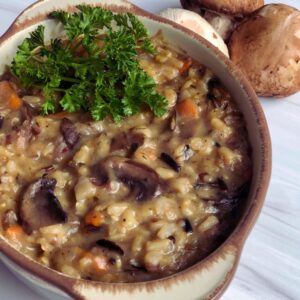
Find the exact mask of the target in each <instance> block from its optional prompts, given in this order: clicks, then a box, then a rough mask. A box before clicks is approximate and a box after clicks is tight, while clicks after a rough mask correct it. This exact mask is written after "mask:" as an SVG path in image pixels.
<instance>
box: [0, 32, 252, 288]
mask: <svg viewBox="0 0 300 300" xmlns="http://www.w3.org/2000/svg"><path fill="white" fill-rule="evenodd" d="M153 43H154V45H155V47H156V54H155V55H150V54H145V53H140V54H139V64H140V66H141V68H143V69H144V70H145V71H146V72H147V73H148V74H149V75H151V76H152V77H153V78H154V79H155V82H156V83H157V87H156V88H157V91H158V92H159V93H161V94H162V95H163V96H165V98H166V99H167V100H168V112H167V113H166V114H165V116H164V117H162V118H157V117H155V116H154V115H153V113H152V112H150V111H149V110H148V109H147V108H145V109H143V110H142V112H141V113H138V114H136V115H134V116H131V117H127V118H125V119H124V120H123V121H121V122H119V123H114V122H113V121H112V120H111V118H110V117H107V118H106V119H104V120H103V121H98V122H96V121H93V120H92V119H91V117H90V116H89V115H88V114H86V113H81V112H79V113H66V112H60V113H56V114H52V115H48V116H43V115H40V114H39V113H37V111H38V107H39V105H40V103H41V101H42V100H43V99H42V96H41V95H40V93H39V91H38V90H35V89H30V90H26V89H25V88H24V87H22V86H20V85H19V83H18V82H17V81H16V80H15V78H14V77H13V76H11V75H10V74H9V73H6V74H4V75H3V77H2V81H1V82H0V100H1V101H0V105H1V110H0V114H1V133H0V152H1V155H0V157H1V167H0V199H1V200H0V217H1V223H0V224H1V225H0V228H1V232H2V235H3V236H4V237H5V238H6V239H7V240H8V241H9V242H10V243H11V244H12V245H13V246H14V247H15V248H16V249H18V250H20V252H22V253H23V254H25V255H26V256H28V257H30V258H32V259H34V260H36V261H37V262H39V263H41V264H43V265H45V266H47V267H49V268H52V269H55V270H57V271H59V272H63V273H65V274H67V275H69V276H72V277H75V278H82V279H88V280H96V281H104V282H138V281H145V280H151V279H156V278H161V277H164V276H168V275H170V274H173V273H174V272H178V271H180V270H182V269H184V268H186V267H188V266H190V265H192V264H193V263H195V262H197V261H199V260H201V259H203V258H204V257H206V256H207V255H208V254H209V253H211V252H212V251H213V250H214V249H216V248H217V247H218V246H219V245H220V243H222V242H223V241H224V240H225V239H226V237H228V235H229V234H230V233H231V231H232V230H233V229H234V227H235V226H236V224H237V221H238V216H239V213H238V211H239V210H240V209H241V206H242V204H243V202H244V200H245V199H246V197H247V193H248V187H249V183H250V181H251V171H252V167H251V158H250V146H249V142H248V137H247V132H246V128H245V122H244V120H243V116H242V114H241V113H240V111H239V110H238V108H237V106H236V104H235V102H234V101H233V99H232V98H231V96H230V94H229V93H228V92H227V90H226V89H225V88H224V87H223V86H222V84H221V82H220V81H219V80H218V79H217V78H216V77H215V76H214V75H213V74H212V73H211V72H210V71H209V70H207V69H206V68H205V67H204V66H202V65H201V64H199V63H198V62H196V61H194V60H192V59H191V58H189V57H187V56H186V55H184V54H182V53H179V52H177V51H175V50H174V49H173V48H171V47H170V46H169V45H168V44H167V43H166V42H165V41H164V39H163V38H162V36H161V35H157V36H155V37H154V38H153Z"/></svg>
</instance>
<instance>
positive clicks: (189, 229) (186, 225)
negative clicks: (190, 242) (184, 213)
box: [183, 218, 193, 233]
mask: <svg viewBox="0 0 300 300" xmlns="http://www.w3.org/2000/svg"><path fill="white" fill-rule="evenodd" d="M183 222H184V223H183V229H184V231H185V232H186V233H191V232H193V226H192V224H191V222H190V220H189V219H188V218H185V219H184V220H183Z"/></svg>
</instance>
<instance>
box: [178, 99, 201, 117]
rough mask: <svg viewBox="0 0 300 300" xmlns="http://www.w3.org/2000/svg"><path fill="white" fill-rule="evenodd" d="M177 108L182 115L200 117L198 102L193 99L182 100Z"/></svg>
mask: <svg viewBox="0 0 300 300" xmlns="http://www.w3.org/2000/svg"><path fill="white" fill-rule="evenodd" d="M176 110H177V112H178V114H179V115H180V116H181V117H184V118H191V119H195V118H198V117H199V111H198V107H197V105H196V103H195V102H194V101H193V100H191V99H185V100H183V101H180V102H179V103H178V104H177V106H176Z"/></svg>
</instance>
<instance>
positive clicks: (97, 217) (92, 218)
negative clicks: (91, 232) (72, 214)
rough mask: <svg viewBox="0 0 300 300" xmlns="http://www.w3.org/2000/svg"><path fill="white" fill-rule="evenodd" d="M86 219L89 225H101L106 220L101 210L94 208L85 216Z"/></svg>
mask: <svg viewBox="0 0 300 300" xmlns="http://www.w3.org/2000/svg"><path fill="white" fill-rule="evenodd" d="M84 221H85V223H86V224H88V225H93V226H95V227H99V226H101V225H102V224H103V222H104V216H103V214H102V213H101V212H99V211H95V210H92V211H90V212H89V213H88V214H87V215H86V216H85V218H84Z"/></svg>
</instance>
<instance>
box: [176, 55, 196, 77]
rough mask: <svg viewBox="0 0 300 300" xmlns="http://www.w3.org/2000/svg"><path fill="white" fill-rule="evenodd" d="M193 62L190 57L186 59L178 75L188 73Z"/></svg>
mask: <svg viewBox="0 0 300 300" xmlns="http://www.w3.org/2000/svg"><path fill="white" fill-rule="evenodd" d="M192 63H193V61H192V59H191V58H190V57H188V58H187V60H186V61H185V62H184V64H183V66H182V67H181V69H180V70H179V73H180V75H183V74H184V73H185V72H187V71H188V69H189V68H190V67H191V65H192Z"/></svg>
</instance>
